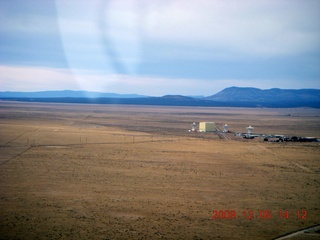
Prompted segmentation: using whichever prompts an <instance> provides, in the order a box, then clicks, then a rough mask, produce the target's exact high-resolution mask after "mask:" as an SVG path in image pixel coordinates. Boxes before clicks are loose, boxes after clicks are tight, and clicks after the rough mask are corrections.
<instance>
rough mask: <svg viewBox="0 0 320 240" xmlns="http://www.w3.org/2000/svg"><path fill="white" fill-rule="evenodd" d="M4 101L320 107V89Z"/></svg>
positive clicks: (69, 94)
mask: <svg viewBox="0 0 320 240" xmlns="http://www.w3.org/2000/svg"><path fill="white" fill-rule="evenodd" d="M0 99H1V100H10V101H26V102H56V103H95V104H135V105H162V106H206V107H268V108H295V107H312V108H320V90H318V89H300V90H290V89H278V88H273V89H268V90H261V89H258V88H240V87H230V88H226V89H224V90H222V91H221V92H219V93H217V94H214V95H212V96H209V97H204V98H195V97H187V96H181V95H165V96H162V97H148V96H142V95H138V94H116V93H98V92H86V91H69V90H66V91H45V92H28V93H23V92H0Z"/></svg>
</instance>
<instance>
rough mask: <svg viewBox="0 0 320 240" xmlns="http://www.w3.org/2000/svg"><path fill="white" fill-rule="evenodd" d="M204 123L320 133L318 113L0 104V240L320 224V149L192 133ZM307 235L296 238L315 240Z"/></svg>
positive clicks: (264, 235) (269, 234)
mask: <svg viewBox="0 0 320 240" xmlns="http://www.w3.org/2000/svg"><path fill="white" fill-rule="evenodd" d="M199 121H212V122H215V123H216V124H217V126H218V127H219V128H220V129H222V126H223V125H224V124H225V123H227V124H228V125H229V130H230V131H232V132H245V131H246V127H247V126H248V125H252V126H253V127H255V129H254V132H256V133H266V134H286V135H291V136H292V135H295V136H312V137H318V138H319V137H320V110H319V109H307V108H306V109H304V108H299V109H258V108H257V109H255V108H252V109H246V108H205V107H204V108H201V107H196V108H194V107H160V106H129V105H90V104H88V105H81V104H50V103H22V102H0V221H1V222H0V239H273V238H277V237H278V236H281V235H284V234H286V233H290V232H294V231H297V230H299V229H305V228H308V227H310V226H315V225H318V224H319V221H320V206H319V199H320V194H319V187H320V177H319V176H320V163H319V161H320V146H319V143H297V142H284V143H275V142H264V141H263V140H262V139H259V138H256V139H253V140H246V139H242V138H240V137H236V136H234V134H233V133H228V134H226V136H227V137H226V138H224V137H223V136H221V135H217V134H215V133H194V132H191V133H189V132H188V130H189V129H191V124H192V122H199ZM281 211H282V212H281ZM217 213H219V215H218V214H217ZM307 232H308V233H304V234H303V235H295V236H294V237H292V238H291V239H319V231H318V232H317V231H307Z"/></svg>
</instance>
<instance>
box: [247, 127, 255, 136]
mask: <svg viewBox="0 0 320 240" xmlns="http://www.w3.org/2000/svg"><path fill="white" fill-rule="evenodd" d="M253 129H254V127H251V125H249V127H247V131H248V135H251V134H252V130H253Z"/></svg>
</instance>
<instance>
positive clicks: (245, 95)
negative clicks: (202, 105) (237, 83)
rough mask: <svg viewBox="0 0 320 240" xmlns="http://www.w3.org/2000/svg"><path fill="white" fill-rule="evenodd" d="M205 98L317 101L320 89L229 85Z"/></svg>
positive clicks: (256, 100) (229, 100)
mask: <svg viewBox="0 0 320 240" xmlns="http://www.w3.org/2000/svg"><path fill="white" fill-rule="evenodd" d="M204 99H206V100H212V101H221V102H234V101H238V102H248V101H254V102H265V103H271V102H280V101H284V102H317V101H320V90H318V89H279V88H272V89H266V90H262V89H259V88H250V87H229V88H225V89H224V90H222V91H221V92H218V93H217V94H214V95H212V96H209V97H206V98H204Z"/></svg>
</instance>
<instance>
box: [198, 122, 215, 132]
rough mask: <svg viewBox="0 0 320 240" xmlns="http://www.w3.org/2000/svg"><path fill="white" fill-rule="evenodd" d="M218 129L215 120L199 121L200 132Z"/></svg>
mask: <svg viewBox="0 0 320 240" xmlns="http://www.w3.org/2000/svg"><path fill="white" fill-rule="evenodd" d="M215 131H217V127H216V124H215V123H214V122H199V132H215Z"/></svg>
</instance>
